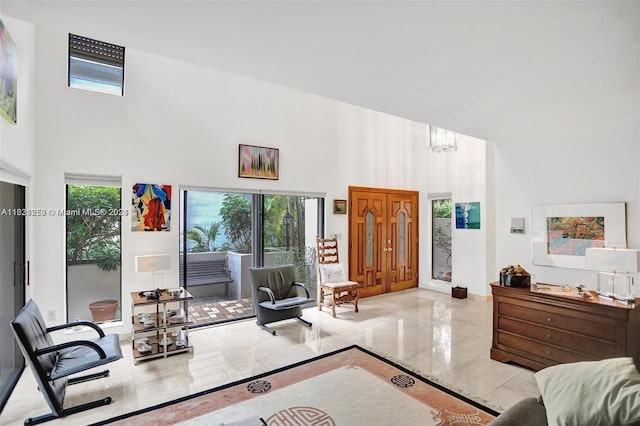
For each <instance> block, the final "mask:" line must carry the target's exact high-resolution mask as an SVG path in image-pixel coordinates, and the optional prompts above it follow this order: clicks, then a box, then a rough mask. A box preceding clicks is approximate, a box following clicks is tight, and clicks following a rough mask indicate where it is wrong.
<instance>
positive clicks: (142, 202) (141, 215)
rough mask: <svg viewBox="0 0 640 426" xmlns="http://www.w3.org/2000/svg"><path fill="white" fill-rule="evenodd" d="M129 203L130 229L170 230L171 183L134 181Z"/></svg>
mask: <svg viewBox="0 0 640 426" xmlns="http://www.w3.org/2000/svg"><path fill="white" fill-rule="evenodd" d="M131 204H132V215H131V230H132V231H152V232H158V231H169V230H171V185H156V184H151V183H136V184H135V185H133V191H132V193H131Z"/></svg>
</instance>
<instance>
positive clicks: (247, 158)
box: [238, 145, 280, 180]
mask: <svg viewBox="0 0 640 426" xmlns="http://www.w3.org/2000/svg"><path fill="white" fill-rule="evenodd" d="M279 161H280V150H279V149H278V148H266V147H263V146H253V145H240V146H239V154H238V177H244V178H254V179H273V180H278V179H279V177H280V165H279Z"/></svg>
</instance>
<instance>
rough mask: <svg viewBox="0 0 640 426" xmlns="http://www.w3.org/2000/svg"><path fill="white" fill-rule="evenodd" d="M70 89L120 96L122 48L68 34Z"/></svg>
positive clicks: (122, 88)
mask: <svg viewBox="0 0 640 426" xmlns="http://www.w3.org/2000/svg"><path fill="white" fill-rule="evenodd" d="M67 84H68V86H69V87H73V88H76V89H83V90H91V91H94V92H100V93H108V94H111V95H119V96H122V95H123V94H124V47H122V46H116V45H115V44H110V43H105V42H102V41H98V40H93V39H90V38H87V37H82V36H78V35H75V34H69V77H68V82H67Z"/></svg>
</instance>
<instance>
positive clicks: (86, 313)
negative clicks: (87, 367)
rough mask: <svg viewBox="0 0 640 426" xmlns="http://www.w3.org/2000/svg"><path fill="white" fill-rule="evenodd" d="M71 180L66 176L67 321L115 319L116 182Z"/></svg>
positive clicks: (117, 292)
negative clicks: (77, 181)
mask: <svg viewBox="0 0 640 426" xmlns="http://www.w3.org/2000/svg"><path fill="white" fill-rule="evenodd" d="M71 182H73V183H71ZM71 182H70V179H69V177H67V208H66V210H65V212H64V215H65V218H66V235H67V243H66V247H67V321H69V322H70V321H75V320H88V321H94V322H100V323H104V322H111V321H118V320H121V309H120V303H121V273H120V264H121V250H120V235H121V228H122V227H121V222H122V221H121V215H120V213H121V211H122V210H121V194H120V192H121V191H120V187H119V186H107V184H100V185H97V184H95V183H94V182H91V184H84V183H76V180H73V179H71ZM127 212H128V211H127Z"/></svg>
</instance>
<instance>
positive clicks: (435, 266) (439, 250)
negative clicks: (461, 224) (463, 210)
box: [431, 198, 452, 282]
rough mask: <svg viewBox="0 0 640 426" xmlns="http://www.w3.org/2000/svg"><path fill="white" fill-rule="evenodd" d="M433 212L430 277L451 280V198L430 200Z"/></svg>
mask: <svg viewBox="0 0 640 426" xmlns="http://www.w3.org/2000/svg"><path fill="white" fill-rule="evenodd" d="M431 207H432V212H433V223H432V229H433V232H432V236H431V238H432V239H431V247H432V253H433V258H432V262H431V278H433V279H434V280H441V281H448V282H451V255H452V251H451V221H452V209H451V198H445V199H439V200H431Z"/></svg>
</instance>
